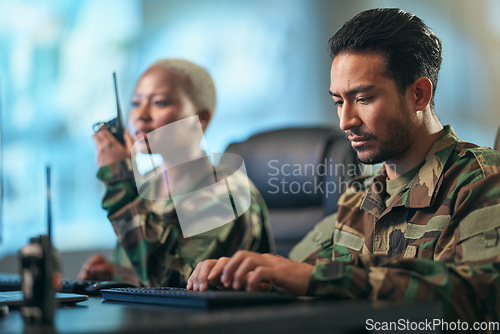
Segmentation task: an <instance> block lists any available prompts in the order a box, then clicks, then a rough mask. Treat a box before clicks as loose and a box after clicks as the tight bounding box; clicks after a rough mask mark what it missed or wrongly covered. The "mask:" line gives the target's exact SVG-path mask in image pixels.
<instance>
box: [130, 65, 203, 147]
mask: <svg viewBox="0 0 500 334" xmlns="http://www.w3.org/2000/svg"><path fill="white" fill-rule="evenodd" d="M184 85H185V79H184V78H182V77H181V75H179V74H177V73H175V72H171V71H169V70H167V69H165V68H163V67H158V66H157V67H151V68H149V69H148V70H147V71H146V72H145V73H144V74H143V75H142V76H141V77H140V78H139V81H138V82H137V85H136V87H135V90H134V94H133V96H132V107H131V109H130V113H129V130H130V134H131V135H132V137H133V138H134V140H139V139H141V138H143V137H144V136H145V135H146V134H147V133H149V132H151V131H153V130H156V129H158V128H160V127H162V126H164V125H167V124H170V123H173V122H175V121H178V120H180V119H184V118H186V117H189V116H195V115H197V110H196V107H195V105H194V103H193V102H192V101H191V99H190V98H189V96H188V95H187V93H186V92H185V88H184Z"/></svg>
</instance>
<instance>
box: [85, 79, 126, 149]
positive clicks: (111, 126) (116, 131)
mask: <svg viewBox="0 0 500 334" xmlns="http://www.w3.org/2000/svg"><path fill="white" fill-rule="evenodd" d="M113 82H114V84H115V97H116V111H117V115H116V117H115V118H113V119H112V120H110V121H108V122H97V123H95V124H94V125H93V126H92V130H93V131H94V132H97V131H99V129H100V128H101V126H102V125H104V127H105V128H106V129H108V131H109V132H110V133H111V134H112V135H113V136H115V138H116V139H118V141H119V142H120V143H121V144H125V140H124V138H123V132H124V131H125V127H124V126H123V122H122V111H121V108H120V99H119V98H118V86H117V83H116V73H115V72H113Z"/></svg>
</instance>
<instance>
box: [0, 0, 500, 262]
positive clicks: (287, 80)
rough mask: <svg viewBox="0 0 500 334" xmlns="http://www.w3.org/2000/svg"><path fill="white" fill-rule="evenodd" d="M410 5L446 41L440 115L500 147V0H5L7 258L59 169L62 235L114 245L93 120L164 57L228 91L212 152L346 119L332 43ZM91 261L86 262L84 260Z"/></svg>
mask: <svg viewBox="0 0 500 334" xmlns="http://www.w3.org/2000/svg"><path fill="white" fill-rule="evenodd" d="M375 7H399V8H401V9H403V10H406V11H409V12H412V13H414V14H417V15H418V16H420V17H421V18H422V19H423V20H424V22H425V23H426V24H427V25H429V26H430V27H431V29H432V30H433V31H434V32H436V33H437V34H438V35H439V36H440V37H441V39H442V42H443V47H444V54H443V65H442V70H441V74H440V79H439V84H438V87H437V95H436V111H437V114H438V115H439V117H440V119H441V121H442V122H443V123H444V124H452V125H453V126H454V128H455V131H456V132H457V133H458V135H459V136H460V137H461V138H462V139H463V140H467V141H473V142H475V143H477V144H479V145H482V146H490V147H491V146H493V141H494V138H495V133H496V129H497V128H498V125H499V124H500V117H499V115H500V111H499V110H500V109H499V108H498V105H499V102H500V101H499V100H500V94H498V92H499V91H500V57H499V53H500V52H499V51H500V20H498V16H499V15H500V1H497V0H476V1H468V0H439V1H436V0H420V1H395V0H393V1H389V0H387V1H382V0H358V1H354V0H349V1H341V0H338V1H335V0H254V1H233V0H211V1H203V0H199V1H197V0H0V112H1V113H0V116H1V118H0V122H1V137H2V138H1V139H2V151H1V165H2V180H3V203H2V212H1V225H0V235H1V241H0V271H1V270H2V269H5V268H2V267H1V264H2V262H1V259H2V258H4V257H8V256H12V255H13V254H15V253H17V251H18V249H19V248H20V247H21V246H22V245H23V244H25V243H26V242H28V240H29V238H30V237H32V236H36V235H38V234H41V233H46V204H45V190H44V183H45V166H46V165H47V164H50V165H51V167H52V199H53V207H52V209H53V241H54V244H55V246H56V247H57V248H58V249H59V250H60V251H63V252H82V251H83V252H85V251H90V252H92V251H93V250H95V249H111V248H112V247H113V246H114V243H115V242H116V237H115V235H114V232H113V229H112V227H111V224H110V223H109V222H108V220H107V218H106V213H105V212H104V211H103V210H102V209H101V197H102V195H103V192H104V187H103V186H102V185H101V184H100V183H99V182H98V181H97V179H96V177H95V175H96V172H97V168H96V164H95V155H94V143H93V141H92V138H91V136H92V131H91V128H92V124H93V123H95V122H97V121H106V120H109V119H111V118H113V117H115V113H116V106H115V99H114V91H113V81H112V72H113V71H116V72H117V76H118V87H119V92H120V99H121V103H122V109H123V110H124V112H125V117H126V114H127V113H128V109H129V99H130V96H131V93H132V91H133V89H134V85H135V82H136V80H137V78H138V77H139V75H140V74H141V72H143V71H144V70H145V69H146V67H147V66H148V65H149V64H150V63H151V62H153V61H154V60H157V59H160V58H165V57H181V58H185V59H188V60H191V61H194V62H196V63H198V64H200V65H202V66H204V67H206V68H207V69H208V71H209V72H210V73H211V74H212V76H213V78H214V81H215V84H216V88H217V107H216V113H215V117H214V119H213V122H212V124H211V126H210V127H209V129H208V131H207V133H206V139H207V143H208V146H209V148H210V149H211V151H212V152H223V151H224V149H225V148H226V147H227V145H228V144H229V143H231V142H233V141H240V140H244V139H246V138H247V137H248V136H250V135H252V134H255V133H257V132H260V131H264V130H270V129H276V128H284V127H290V126H309V125H331V126H337V124H338V119H337V114H336V110H335V108H334V105H333V103H332V101H331V98H330V96H329V94H328V88H329V69H330V64H331V60H330V58H329V56H328V51H327V47H326V44H327V41H328V39H329V38H330V37H331V36H332V35H333V34H334V33H335V32H336V31H337V29H339V28H340V27H341V26H342V24H343V23H344V22H345V21H347V20H349V19H350V18H351V17H353V16H354V15H355V14H356V13H358V12H359V11H362V10H365V9H369V8H375ZM78 265H79V264H78Z"/></svg>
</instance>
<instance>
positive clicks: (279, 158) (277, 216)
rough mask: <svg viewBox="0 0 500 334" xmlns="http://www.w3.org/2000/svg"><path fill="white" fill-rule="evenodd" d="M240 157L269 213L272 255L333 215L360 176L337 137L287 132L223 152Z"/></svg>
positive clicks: (322, 130)
mask: <svg viewBox="0 0 500 334" xmlns="http://www.w3.org/2000/svg"><path fill="white" fill-rule="evenodd" d="M226 152H230V153H236V154H239V155H240V156H242V157H243V159H244V161H245V166H246V170H247V174H248V177H249V178H250V179H251V180H252V181H253V183H254V184H255V186H256V187H257V189H259V191H260V193H261V194H262V196H263V197H264V200H265V201H266V203H267V206H268V208H269V216H270V223H271V229H272V233H273V235H274V239H275V243H276V245H275V246H276V253H277V254H280V255H284V256H286V255H288V252H289V251H290V249H291V248H292V247H293V245H295V244H296V243H297V242H298V241H300V240H301V239H302V238H303V237H304V236H305V235H306V234H307V232H309V231H310V230H311V229H312V228H313V226H314V225H315V224H316V223H317V222H319V221H320V220H321V219H322V218H323V217H325V216H326V215H328V214H331V213H334V212H336V211H337V200H338V198H339V196H340V194H341V193H342V192H343V191H344V190H345V189H346V187H347V181H348V180H349V179H350V178H352V177H353V176H356V175H359V173H360V172H359V171H360V168H359V163H358V160H357V156H356V154H355V152H354V150H353V149H352V147H351V145H350V143H349V142H348V140H347V139H346V138H345V135H344V133H343V132H342V131H340V130H336V129H332V128H326V127H309V128H287V129H280V130H272V131H268V132H263V133H259V134H256V135H254V136H252V137H250V138H248V139H247V140H245V141H243V142H240V143H233V144H230V145H229V146H228V148H227V149H226Z"/></svg>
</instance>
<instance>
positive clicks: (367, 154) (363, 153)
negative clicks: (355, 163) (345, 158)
mask: <svg viewBox="0 0 500 334" xmlns="http://www.w3.org/2000/svg"><path fill="white" fill-rule="evenodd" d="M355 150H356V152H357V154H358V160H359V161H361V162H362V163H364V164H366V165H376V164H379V163H381V162H384V159H383V157H381V156H380V154H376V153H375V152H371V151H370V150H368V149H366V148H364V147H359V148H356V149H355Z"/></svg>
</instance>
